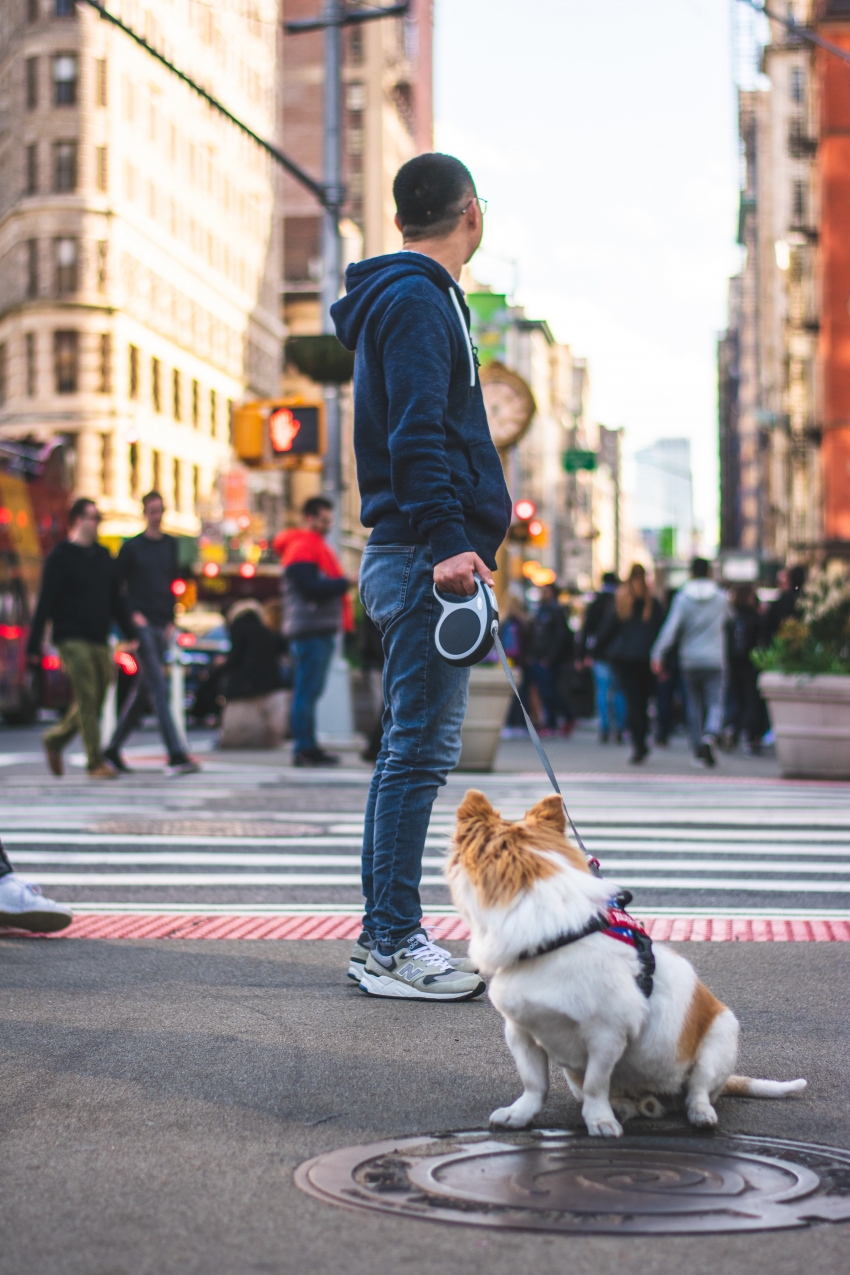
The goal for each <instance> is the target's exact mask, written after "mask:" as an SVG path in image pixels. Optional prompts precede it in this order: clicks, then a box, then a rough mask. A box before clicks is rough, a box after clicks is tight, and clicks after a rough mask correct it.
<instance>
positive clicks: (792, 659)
mask: <svg viewBox="0 0 850 1275" xmlns="http://www.w3.org/2000/svg"><path fill="white" fill-rule="evenodd" d="M799 611H800V614H799V616H792V617H791V618H790V619H788V620H785V621H784V623H783V624H782V626H781V627H780V629H779V632H778V634H777V636H776V637H775V638H774V641H773V643H772V645H771V646H769V647H768V648H767V650H765V651H756V652H755V653H754V655H753V663H754V664H755V665H756V667H757V668H759V669H761V670H762V671H764V672H776V673H848V674H850V580H848V579H847V577H846V576H843V575H842V576H836V575H833V574H830V573H829V572H826V571H819V572H817V573H816V574H814V575H812V576H810V577H809V580H808V582H807V584H806V586H805V588H804V589H803V592H802V593H801V595H800V606H799Z"/></svg>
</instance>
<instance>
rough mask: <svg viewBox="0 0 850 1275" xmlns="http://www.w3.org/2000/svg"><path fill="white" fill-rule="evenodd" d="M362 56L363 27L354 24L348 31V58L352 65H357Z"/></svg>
mask: <svg viewBox="0 0 850 1275" xmlns="http://www.w3.org/2000/svg"><path fill="white" fill-rule="evenodd" d="M363 56H364V42H363V28H362V27H359V26H354V27H352V28H351V30H350V31H349V33H348V60H349V62H350V63H351V64H352V66H359V65H360V63H361V62H362V61H363Z"/></svg>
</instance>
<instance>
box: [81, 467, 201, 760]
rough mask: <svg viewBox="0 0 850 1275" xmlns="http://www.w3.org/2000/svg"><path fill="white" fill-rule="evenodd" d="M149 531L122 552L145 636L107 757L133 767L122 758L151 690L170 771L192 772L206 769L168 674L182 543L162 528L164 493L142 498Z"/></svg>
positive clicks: (130, 597)
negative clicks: (172, 702) (192, 749)
mask: <svg viewBox="0 0 850 1275" xmlns="http://www.w3.org/2000/svg"><path fill="white" fill-rule="evenodd" d="M142 509H143V511H144V515H145V524H146V525H145V529H144V531H143V532H142V533H141V535H139V536H133V538H132V539H131V540H125V541H124V543H123V545H122V546H121V550H120V552H119V554H118V564H117V566H118V580H119V583H120V586H121V590H122V593H123V594H124V595H125V596H126V598H127V603H128V605H129V609H130V615H131V618H132V621H133V624H134V625H135V628H136V632H137V634H138V638H139V651H138V655H139V673H138V674H137V675H136V678H135V681H134V683H133V686H132V689H131V691H130V694H129V695H128V696H127V699H126V700H125V702H124V708H123V710H122V712H121V717H120V718H119V721H118V725H117V726H116V727H115V732H114V734H113V736H112V738H111V739H110V741H109V745H108V747H107V748H106V750H105V752H104V756H105V757H106V760H107V761H108V762H109V763H110V764H111V765H113V766H114V767H115V769H116V770H121V771H124V772H128V771H129V767H128V766H127V765H126V763H125V762H124V759H123V758H122V756H121V747H122V745H123V743H124V741H125V740H126V739H127V738H128V736H129V735H130V734H131V733H132V731H134V730H135V729H136V727H137V726H138V724H139V722H140V721H141V720H142V715H143V714H144V711H145V702H146V695H145V691H146V690H147V691H149V692H150V696H151V699H152V700H153V704H154V709H155V710H156V715H157V718H158V720H159V729H160V731H161V733H162V738H163V741H164V743H165V746H166V748H167V749H168V765H167V766H166V768H165V773H166V774H167V775H171V776H174V775H191V774H194V773H195V771H197V770H200V766H199V765H198V763H197V762H196V761H194V760H193V759H192V758H191V757H189V756H188V755H187V753H186V750H185V749H184V747H183V744H182V742H181V740H180V736H179V735H178V734H177V728H176V726H175V725H174V719H173V717H172V716H171V708H170V706H169V703H168V683H167V681H166V679H165V674H164V672H163V660H164V658H165V651H166V647H167V645H168V640H169V638H170V636H171V630H172V628H173V626H174V594H173V593H172V591H171V586H172V584H173V583H174V581H175V580H176V579H177V576H178V574H179V572H178V568H177V543H176V541H175V540H174V537H173V536H167V535H165V534H164V532H163V530H162V515H163V512H164V510H165V505H164V503H163V499H162V496H161V495H160V494H159V492H158V491H149V492H148V494H147V495H146V496H143V497H142Z"/></svg>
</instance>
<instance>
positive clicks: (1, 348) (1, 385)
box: [0, 341, 9, 407]
mask: <svg viewBox="0 0 850 1275" xmlns="http://www.w3.org/2000/svg"><path fill="white" fill-rule="evenodd" d="M7 350H8V346H7V345H6V342H5V341H4V342H3V344H2V345H0V407H2V406H3V404H4V403H5V402H6V398H7V395H8V393H9V358H8V354H7Z"/></svg>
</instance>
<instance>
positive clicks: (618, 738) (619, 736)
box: [617, 730, 623, 744]
mask: <svg viewBox="0 0 850 1275" xmlns="http://www.w3.org/2000/svg"><path fill="white" fill-rule="evenodd" d="M622 742H623V732H622V731H621V730H618V731H617V743H618V744H622Z"/></svg>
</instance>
